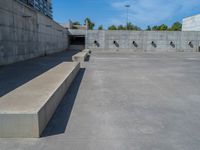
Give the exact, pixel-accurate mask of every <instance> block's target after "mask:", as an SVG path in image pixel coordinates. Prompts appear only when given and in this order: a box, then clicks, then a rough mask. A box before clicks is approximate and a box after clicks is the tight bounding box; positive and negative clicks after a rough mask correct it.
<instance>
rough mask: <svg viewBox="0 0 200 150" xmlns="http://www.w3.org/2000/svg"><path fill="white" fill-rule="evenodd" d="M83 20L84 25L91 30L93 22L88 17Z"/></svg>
mask: <svg viewBox="0 0 200 150" xmlns="http://www.w3.org/2000/svg"><path fill="white" fill-rule="evenodd" d="M84 22H85V25H88V29H89V30H93V29H94V26H95V23H93V22H92V21H91V20H90V18H86V19H85V21H84Z"/></svg>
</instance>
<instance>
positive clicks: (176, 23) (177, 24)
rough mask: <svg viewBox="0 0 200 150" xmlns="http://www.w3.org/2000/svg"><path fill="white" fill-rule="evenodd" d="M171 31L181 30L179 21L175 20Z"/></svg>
mask: <svg viewBox="0 0 200 150" xmlns="http://www.w3.org/2000/svg"><path fill="white" fill-rule="evenodd" d="M170 30H171V31H181V30H182V24H181V23H180V22H175V23H174V24H173V25H172V27H171V29H170Z"/></svg>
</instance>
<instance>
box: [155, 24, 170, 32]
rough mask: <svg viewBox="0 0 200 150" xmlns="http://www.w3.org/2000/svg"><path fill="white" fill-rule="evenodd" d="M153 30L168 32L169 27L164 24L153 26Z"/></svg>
mask: <svg viewBox="0 0 200 150" xmlns="http://www.w3.org/2000/svg"><path fill="white" fill-rule="evenodd" d="M152 30H153V31H166V30H168V26H167V25H165V24H162V25H160V26H153V27H152Z"/></svg>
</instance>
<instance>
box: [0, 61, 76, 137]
mask: <svg viewBox="0 0 200 150" xmlns="http://www.w3.org/2000/svg"><path fill="white" fill-rule="evenodd" d="M79 69H80V63H77V62H65V63H62V64H60V65H58V66H56V67H54V68H52V69H51V70H49V71H47V72H45V73H44V74H42V75H41V76H38V77H37V78H35V79H33V80H31V81H30V82H28V83H26V84H24V85H23V86H21V87H19V88H17V89H15V90H14V91H12V92H10V93H9V94H7V95H5V96H3V97H1V98H0V137H1V138H38V137H40V135H41V133H42V131H43V130H44V128H45V127H46V125H47V124H48V122H49V120H50V119H51V117H52V115H53V113H54V111H55V110H56V108H57V106H58V105H59V103H60V101H61V100H62V98H63V96H64V95H65V93H66V91H67V89H68V88H69V86H70V84H71V83H72V81H73V79H74V78H75V76H76V75H77V73H78V71H79Z"/></svg>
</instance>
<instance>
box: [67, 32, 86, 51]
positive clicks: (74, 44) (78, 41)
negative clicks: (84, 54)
mask: <svg viewBox="0 0 200 150" xmlns="http://www.w3.org/2000/svg"><path fill="white" fill-rule="evenodd" d="M69 40H70V48H71V49H74V50H83V49H85V36H84V35H72V36H70V37H69Z"/></svg>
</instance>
